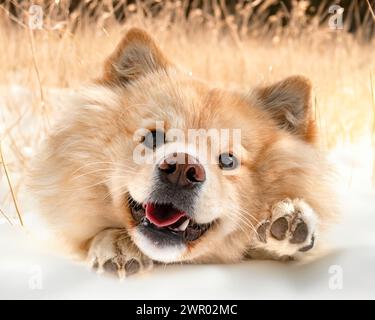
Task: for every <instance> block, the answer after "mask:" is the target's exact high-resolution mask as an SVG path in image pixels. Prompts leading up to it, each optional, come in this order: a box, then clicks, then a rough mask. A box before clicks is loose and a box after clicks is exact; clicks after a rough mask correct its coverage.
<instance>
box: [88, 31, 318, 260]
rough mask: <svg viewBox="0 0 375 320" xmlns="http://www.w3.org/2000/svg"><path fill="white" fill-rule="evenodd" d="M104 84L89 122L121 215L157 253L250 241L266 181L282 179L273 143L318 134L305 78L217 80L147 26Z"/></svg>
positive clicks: (205, 250) (179, 253)
mask: <svg viewBox="0 0 375 320" xmlns="http://www.w3.org/2000/svg"><path fill="white" fill-rule="evenodd" d="M97 85H98V87H100V88H101V89H100V90H98V89H97V88H98V87H96V88H95V89H94V90H93V91H95V90H96V92H97V93H96V95H97V97H96V99H97V100H100V101H103V102H102V103H103V104H105V106H100V107H97V106H90V107H87V108H88V109H90V112H92V110H94V112H95V115H92V114H90V116H89V115H88V116H87V121H89V122H91V123H93V122H95V123H96V127H97V129H96V130H97V131H96V133H95V132H94V131H95V127H94V128H92V126H90V130H91V131H90V132H91V134H93V136H92V141H90V142H88V143H96V141H100V143H101V145H102V150H97V152H100V151H102V152H103V153H105V154H107V159H106V160H107V161H103V163H104V162H105V163H109V165H108V166H110V169H111V173H110V174H109V176H108V175H107V176H106V177H104V179H105V183H106V185H107V188H108V189H109V194H110V195H111V199H112V200H111V201H112V203H113V205H114V206H115V207H116V208H117V210H115V211H116V212H117V215H118V218H119V219H120V220H121V221H122V222H123V223H124V225H125V227H126V228H127V229H128V233H129V234H130V236H131V237H132V239H133V241H134V242H135V243H136V245H137V246H138V247H139V248H140V250H141V251H143V252H144V253H145V254H146V255H148V256H149V257H151V258H153V259H155V260H158V261H162V262H173V261H183V260H192V259H198V258H199V257H203V256H210V255H217V256H220V254H221V252H220V251H221V250H222V247H223V245H226V244H228V243H229V242H231V241H232V242H236V241H238V242H239V243H238V246H242V245H244V243H245V241H246V240H245V239H248V238H249V235H250V234H251V233H252V230H253V229H254V226H255V225H256V224H257V223H258V221H257V219H258V216H257V214H258V212H259V211H260V210H262V208H263V207H264V199H265V194H266V193H267V192H268V191H269V190H265V185H266V184H265V181H268V182H269V183H272V181H275V180H277V179H278V175H277V172H278V171H277V170H276V169H272V166H271V165H270V167H269V168H268V167H266V166H265V163H267V161H268V160H269V159H270V158H272V159H273V160H272V161H276V160H279V159H275V157H274V155H275V154H274V153H273V151H271V150H273V149H275V145H277V144H278V143H279V142H280V141H284V142H285V141H289V140H293V139H294V140H295V141H297V140H298V141H300V142H296V143H297V144H298V143H301V144H304V143H305V142H306V141H308V142H311V141H312V139H313V131H314V130H313V129H314V126H313V121H312V120H311V110H310V104H309V99H310V85H309V82H308V81H307V80H306V79H304V78H302V77H291V78H288V79H286V80H284V81H281V82H279V83H276V84H274V85H272V86H268V87H263V88H257V89H255V90H254V91H253V92H252V94H242V93H238V92H231V91H227V90H222V89H214V88H210V87H209V86H207V85H206V84H205V83H203V82H201V81H199V80H197V79H194V78H193V77H192V76H190V75H189V74H187V73H184V72H183V71H181V70H179V69H178V68H177V67H176V66H174V65H173V64H172V63H171V62H169V60H168V59H167V58H166V57H165V56H164V54H163V53H162V52H161V51H160V49H159V48H158V47H157V45H156V44H155V43H154V42H153V40H152V39H151V38H150V36H149V35H148V34H146V33H145V32H143V31H141V30H137V29H132V30H131V31H129V32H128V33H127V34H126V36H125V38H124V39H123V40H122V41H121V43H120V44H119V46H118V47H117V49H116V50H115V52H114V53H113V54H112V55H111V56H110V57H109V59H108V60H107V61H106V64H105V72H104V76H103V77H102V78H101V79H99V80H97ZM98 95H101V97H98ZM89 117H90V119H89ZM288 139H289V140H288ZM287 145H288V144H287V143H285V146H286V147H285V148H286V149H287V148H288V146H287ZM277 148H279V149H280V148H282V147H280V145H278V147H277ZM87 149H88V148H87ZM284 160H285V159H283V161H284ZM270 161H271V160H270ZM284 162H285V161H284ZM272 170H274V171H273V172H272ZM103 172H105V173H106V174H108V170H107V171H105V170H103ZM265 174H266V175H268V176H267V177H264V175H265ZM240 242H241V243H240ZM226 255H227V256H232V257H233V258H237V256H238V252H227V253H226Z"/></svg>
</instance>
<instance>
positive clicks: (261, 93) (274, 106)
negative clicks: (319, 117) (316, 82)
mask: <svg viewBox="0 0 375 320" xmlns="http://www.w3.org/2000/svg"><path fill="white" fill-rule="evenodd" d="M254 94H255V98H256V100H257V102H258V104H259V105H260V107H261V108H263V109H264V110H266V111H268V112H269V113H270V115H271V117H272V118H273V119H274V120H275V121H276V123H277V125H278V126H279V127H280V128H282V129H284V130H287V131H289V132H290V133H292V134H295V135H298V136H299V137H300V138H302V139H303V140H305V141H308V142H314V141H315V137H316V126H315V121H314V116H313V112H312V106H311V83H310V80H308V79H307V78H305V77H302V76H292V77H289V78H286V79H284V80H282V81H279V82H277V83H275V84H273V85H270V86H266V87H261V88H258V89H256V90H255V91H254Z"/></svg>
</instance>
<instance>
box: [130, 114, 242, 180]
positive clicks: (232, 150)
mask: <svg viewBox="0 0 375 320" xmlns="http://www.w3.org/2000/svg"><path fill="white" fill-rule="evenodd" d="M164 128H165V125H164V122H162V121H157V122H156V125H155V126H154V129H152V130H150V129H145V128H141V129H138V130H136V131H135V133H134V136H133V140H134V141H135V142H138V144H137V145H136V147H135V148H134V150H133V161H134V162H135V163H136V164H154V165H155V164H157V163H159V162H160V161H162V160H163V159H165V158H169V159H173V156H172V157H171V155H173V154H176V157H177V156H178V155H181V154H182V155H190V156H191V158H189V157H182V158H181V157H179V158H178V159H177V158H176V159H175V161H176V162H178V163H181V164H182V163H184V161H189V159H193V158H194V159H198V161H199V162H200V163H201V164H219V161H220V156H221V155H226V160H228V155H229V157H232V159H234V158H235V159H236V168H235V169H236V170H225V171H223V173H224V174H227V175H233V174H235V172H238V169H239V168H240V165H241V151H242V147H241V129H225V128H224V129H215V128H211V129H202V128H201V129H187V130H182V129H178V128H170V129H168V130H165V129H164ZM150 146H155V147H154V148H152V147H150ZM233 169H234V168H233Z"/></svg>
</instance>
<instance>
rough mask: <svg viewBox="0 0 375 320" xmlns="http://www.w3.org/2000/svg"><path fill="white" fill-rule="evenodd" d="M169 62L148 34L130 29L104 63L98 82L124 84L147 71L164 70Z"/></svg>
mask: <svg viewBox="0 0 375 320" xmlns="http://www.w3.org/2000/svg"><path fill="white" fill-rule="evenodd" d="M170 65H171V63H170V62H169V61H168V59H167V58H166V57H165V56H164V55H163V53H162V52H161V50H160V49H159V48H158V46H157V45H156V43H155V42H154V40H153V39H152V38H151V37H150V36H149V34H148V33H147V32H145V31H143V30H141V29H137V28H132V29H130V30H129V31H128V32H127V33H126V35H125V36H124V38H123V39H122V40H121V41H120V43H119V44H118V46H117V48H116V49H115V51H114V52H113V53H112V54H111V55H110V56H109V58H108V59H107V60H106V62H105V65H104V75H103V78H102V79H100V80H99V81H100V82H104V83H109V84H117V85H126V84H127V83H129V82H131V81H133V80H136V79H138V78H140V77H142V76H144V75H146V74H148V73H151V72H155V71H160V70H165V69H166V68H167V67H168V66H170Z"/></svg>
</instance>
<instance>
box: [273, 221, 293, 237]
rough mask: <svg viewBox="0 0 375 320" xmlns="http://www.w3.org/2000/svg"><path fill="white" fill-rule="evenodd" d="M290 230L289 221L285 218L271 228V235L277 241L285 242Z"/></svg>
mask: <svg viewBox="0 0 375 320" xmlns="http://www.w3.org/2000/svg"><path fill="white" fill-rule="evenodd" d="M288 229H289V223H288V220H287V219H286V218H284V217H281V218H279V219H277V220H276V221H275V222H274V223H273V224H272V226H271V235H272V236H273V237H274V238H276V239H277V240H284V239H285V237H286V232H287V231H288Z"/></svg>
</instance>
